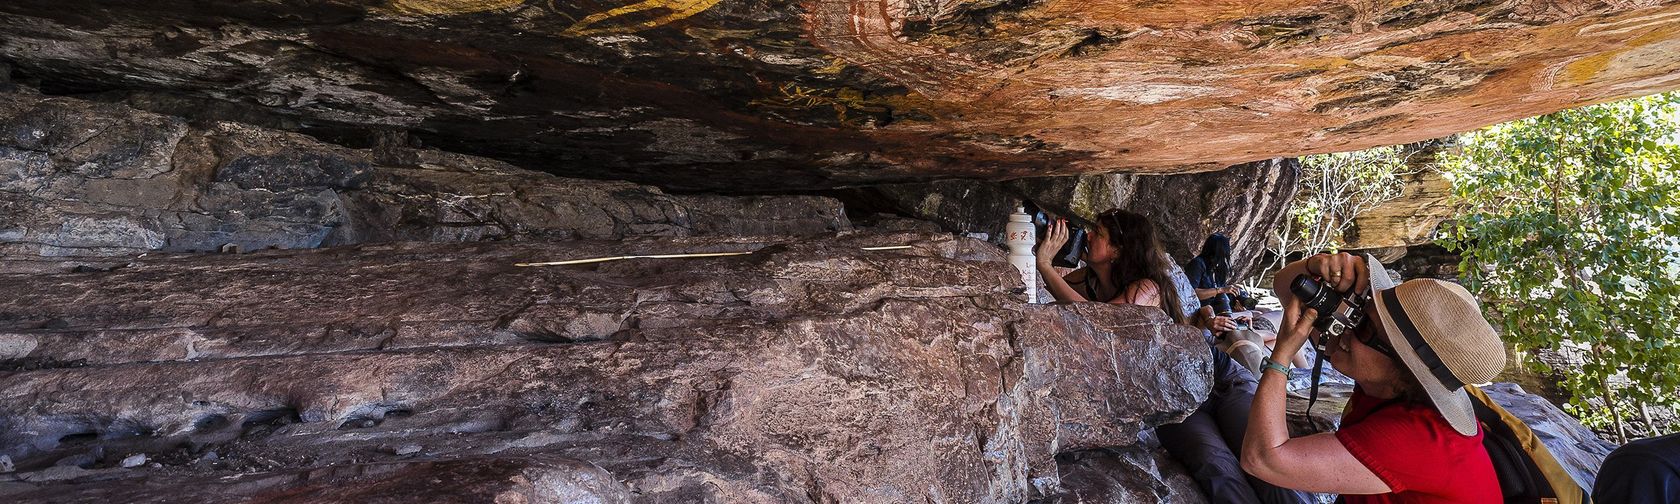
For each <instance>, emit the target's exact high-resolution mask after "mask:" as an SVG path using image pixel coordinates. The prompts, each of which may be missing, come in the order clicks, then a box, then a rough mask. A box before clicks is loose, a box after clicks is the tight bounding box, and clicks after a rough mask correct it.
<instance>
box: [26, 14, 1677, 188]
mask: <svg viewBox="0 0 1680 504" xmlns="http://www.w3.org/2000/svg"><path fill="white" fill-rule="evenodd" d="M1677 18H1680V5H1676V4H1674V3H1673V2H1657V1H1553V0H1502V1H1484V0H1437V1H1399V2H1378V1H1366V0H1348V1H1313V0H1293V1H1262V2H1256V1H1250V0H1243V1H1231V0H1219V1H1207V0H1166V1H1159V0H1151V1H1135V0H1126V1H1116V2H1103V3H1097V4H1092V3H1089V2H1080V1H1072V0H1046V1H1038V2H1026V1H1021V2H995V1H980V0H917V1H878V0H838V1H805V2H770V3H732V2H720V1H717V0H696V1H690V2H673V1H668V0H642V1H633V0H622V1H614V2H604V3H601V2H537V1H524V0H482V1H479V0H474V1H468V0H390V1H379V2H372V1H350V0H320V1H308V2H277V3H276V2H269V3H260V4H254V3H225V2H219V3H214V4H205V3H203V2H196V1H187V0H162V1H153V2H145V3H135V2H125V1H115V0H14V1H10V2H5V3H4V4H0V34H4V35H3V36H0V63H4V64H9V65H11V66H15V67H16V69H17V73H18V74H19V76H20V78H22V79H27V80H30V81H32V82H39V83H40V84H41V85H43V86H45V87H46V88H47V89H48V90H49V91H51V92H54V93H87V92H99V93H105V94H106V96H108V97H110V98H112V99H126V100H129V101H130V102H131V103H136V104H143V105H145V106H147V107H153V108H155V109H158V110H171V111H176V112H177V113H188V112H190V113H192V114H194V115H200V116H203V117H220V118H240V119H239V120H241V121H245V122H260V123H262V124H266V125H276V126H285V127H288V128H296V129H305V130H310V131H314V132H317V133H318V134H322V135H327V136H335V137H344V138H366V137H368V136H369V135H368V134H367V130H368V129H369V128H380V129H390V130H400V131H409V132H412V133H413V134H414V136H415V137H417V138H420V139H422V140H423V141H425V142H427V143H429V144H432V145H437V146H441V147H444V148H446V149H448V150H453V151H460V152H467V153H475V154H483V155H491V156H494V157H497V158H500V159H503V160H509V161H516V162H517V163H519V164H521V165H524V166H527V167H532V168H540V169H543V170H548V171H551V172H554V173H557V174H562V175H587V176H591V177H595V178H610V179H629V180H636V181H643V182H658V183H660V184H662V185H663V186H665V187H675V188H683V189H714V190H734V191H741V190H765V189H782V190H786V189H796V190H807V189H814V188H821V187H835V186H848V185H859V184H867V183H880V182H892V181H916V180H930V179H936V178H942V177H959V176H960V177H969V178H994V179H996V178H1015V177H1024V176H1043V175H1056V174H1079V173H1097V172H1110V171H1116V170H1134V171H1145V172H1157V173H1159V172H1183V171H1198V170H1209V169H1216V168H1219V167H1224V166H1230V165H1234V164H1238V163H1242V162H1248V161H1255V160H1260V159H1268V158H1273V157H1279V156H1293V155H1299V154H1305V153H1311V152H1327V151H1345V150H1356V149H1360V148H1365V147H1371V146H1377V145H1393V144H1400V143H1406V142H1415V141H1420V140H1425V139H1430V138H1439V137H1442V136H1446V135H1448V134H1451V133H1455V132H1460V131H1466V130H1470V129H1474V128H1476V127H1480V126H1484V125H1488V124H1494V123H1498V122H1501V121H1506V120H1510V119H1514V118H1519V117H1526V116H1533V115H1538V114H1542V113H1546V112H1552V111H1556V110H1559V109H1562V108H1567V107H1570V106H1576V105H1582V104H1587V103H1593V102H1599V101H1605V100H1610V99H1615V98H1620V97H1629V96H1636V95H1641V94H1647V93H1652V92H1657V91H1663V90H1669V89H1674V88H1676V87H1680V57H1677V56H1676V55H1677V54H1680V51H1677V50H1676V47H1677V45H1680V30H1676V29H1675V26H1677V25H1680V24H1677V23H1676V19H1677Z"/></svg>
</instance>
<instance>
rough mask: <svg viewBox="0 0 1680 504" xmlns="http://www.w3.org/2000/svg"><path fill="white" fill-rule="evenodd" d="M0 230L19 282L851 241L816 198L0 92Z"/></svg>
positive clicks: (835, 210) (846, 227) (1, 250)
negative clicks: (144, 268) (596, 245)
mask: <svg viewBox="0 0 1680 504" xmlns="http://www.w3.org/2000/svg"><path fill="white" fill-rule="evenodd" d="M90 130H98V131H101V133H99V134H98V135H97V136H94V137H88V133H87V131H90ZM380 159H384V160H386V161H392V162H395V164H387V163H381V162H378V161H377V160H380ZM0 223H5V224H3V225H0V260H3V259H17V260H19V261H0V271H6V270H13V271H20V270H22V268H24V267H25V266H28V265H29V264H28V263H26V262H24V261H21V260H26V259H39V258H42V257H49V258H64V259H69V258H85V257H109V256H125V255H135V254H140V253H145V252H150V251H171V252H180V251H218V250H229V249H237V250H240V251H245V252H250V251H258V250H264V249H271V248H279V249H302V248H316V247H322V246H332V245H349V244H356V243H369V242H387V241H447V242H456V241H482V240H570V239H615V240H616V239H626V238H636V237H681V236H740V237H752V236H803V235H816V234H832V233H838V232H848V231H850V230H851V229H852V227H851V224H850V222H849V221H848V220H847V219H846V215H845V213H844V211H843V210H842V208H841V206H840V204H839V202H837V201H835V200H833V199H829V198H823V197H816V196H759V197H730V196H699V195H693V196H688V195H671V194H666V193H665V192H663V191H661V190H659V189H656V188H653V187H648V186H642V185H636V184H631V183H626V182H611V181H596V180H577V179H563V178H557V177H553V176H550V175H547V174H543V173H538V172H532V171H527V170H522V169H519V168H516V167H513V166H511V165H508V164H506V163H501V162H497V161H492V160H488V159H483V158H475V157H471V156H462V155H456V154H449V153H443V152H439V151H426V150H418V149H410V148H406V147H385V148H382V149H381V150H380V151H377V152H376V151H373V150H366V149H348V148H344V147H340V146H336V145H331V144H327V143H323V142H321V141H319V140H316V139H314V138H311V137H307V136H304V135H298V134H293V133H286V132H281V131H274V130H269V129H264V128H259V127H254V126H250V125H245V124H238V123H230V122H215V123H207V124H196V125H188V124H187V123H186V122H185V121H183V120H181V119H179V118H175V117H170V116H164V115H158V114H153V113H149V112H142V111H139V110H135V109H132V108H128V107H126V106H122V105H115V104H105V103H96V102H89V101H84V100H78V99H75V98H67V97H48V96H43V95H40V94H37V93H33V92H30V91H27V90H19V91H14V92H5V93H0ZM60 264H62V263H60ZM41 267H42V268H45V267H46V266H41Z"/></svg>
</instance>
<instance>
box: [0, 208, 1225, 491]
mask: <svg viewBox="0 0 1680 504" xmlns="http://www.w3.org/2000/svg"><path fill="white" fill-rule="evenodd" d="M899 245H909V246H910V248H907V249H892V250H877V251H870V250H863V248H864V247H879V246H899ZM715 251H752V253H751V254H747V255H740V256H731V257H715V258H697V259H669V260H629V261H614V262H604V263H597V264H590V265H581V266H560V267H516V266H514V264H515V263H524V262H534V261H541V260H553V259H566V258H580V257H593V256H613V255H623V254H647V253H654V252H665V253H670V252H715ZM1002 259H1003V258H1002V254H1001V252H1000V251H999V250H998V249H997V248H995V247H993V246H991V245H989V244H985V243H983V242H978V241H974V240H966V239H954V238H951V237H949V236H947V235H938V234H925V233H889V234H857V233H852V234H843V235H838V236H828V237H818V238H804V239H779V240H752V239H746V238H728V239H726V238H716V237H710V238H708V237H680V238H646V239H632V240H623V241H591V240H576V241H568V242H554V243H529V242H491V243H455V244H425V243H402V244H364V245H357V246H346V247H334V248H327V249H316V250H265V251H258V252H255V253H249V254H240V255H202V254H196V255H193V254H189V255H179V254H153V255H151V256H148V257H145V258H140V259H137V260H134V261H132V263H131V264H128V265H126V266H124V267H121V268H116V269H112V270H109V271H81V272H63V271H61V272H53V273H35V274H0V334H4V335H5V338H6V339H7V340H9V341H18V342H24V341H27V342H28V343H29V344H20V345H12V346H11V347H12V348H15V349H17V350H16V351H14V352H13V354H15V355H12V356H11V357H10V358H8V359H6V360H4V361H0V377H3V379H0V412H3V413H0V455H4V456H7V457H10V458H11V459H12V460H14V461H15V462H16V468H17V471H18V472H17V473H16V476H8V477H5V478H0V495H3V496H5V497H6V498H7V499H11V500H22V501H28V500H38V499H43V498H51V499H53V500H59V501H70V502H108V501H113V500H117V501H128V502H163V501H168V502H225V501H229V500H254V501H260V502H368V501H374V502H383V501H389V502H401V501H412V500H414V499H417V498H424V499H426V500H429V501H433V502H483V501H485V500H491V499H494V500H497V501H501V500H502V499H504V498H505V499H511V500H509V501H511V502H547V501H554V500H555V499H559V500H570V499H577V500H593V501H597V502H626V501H628V502H669V501H705V500H712V501H727V502H829V501H835V500H846V501H851V500H858V501H871V502H883V501H934V502H940V501H943V502H1021V501H1025V500H1029V499H1033V498H1038V497H1042V496H1044V495H1047V494H1046V492H1048V491H1049V490H1048V489H1053V488H1056V486H1057V485H1056V482H1058V481H1059V480H1060V477H1061V473H1060V469H1059V467H1060V466H1059V464H1058V463H1057V461H1056V458H1055V456H1056V455H1057V454H1058V453H1065V452H1075V451H1082V450H1094V449H1102V448H1105V447H1127V446H1131V445H1135V444H1136V443H1137V442H1138V439H1139V434H1140V433H1141V432H1142V431H1144V430H1146V429H1149V428H1151V427H1152V426H1154V425H1159V424H1162V423H1168V422H1174V421H1177V420H1179V419H1181V418H1182V417H1183V416H1184V415H1186V414H1188V412H1189V411H1190V410H1191V409H1193V407H1194V405H1195V404H1197V403H1198V402H1199V401H1200V400H1201V399H1202V398H1203V397H1205V395H1206V394H1207V390H1208V383H1207V377H1208V375H1209V373H1210V369H1211V367H1210V366H1211V363H1209V362H1207V360H1206V359H1207V357H1206V355H1207V354H1206V352H1205V350H1203V349H1202V348H1203V346H1202V345H1204V343H1203V342H1202V340H1201V338H1200V335H1199V334H1198V333H1197V332H1196V331H1194V330H1191V329H1189V328H1185V327H1181V326H1174V325H1172V324H1170V323H1169V321H1167V320H1166V318H1165V316H1164V315H1162V314H1160V313H1159V312H1158V311H1152V310H1149V309H1144V308H1128V307H1116V306H1111V305H1104V304H1082V305H1052V306H1045V305H1028V304H1025V303H1024V302H1023V301H1022V297H1021V295H1020V294H1017V293H1015V292H1014V288H1015V286H1014V283H1015V282H1016V280H1015V278H1017V277H1016V275H1015V274H1014V272H1013V270H1012V269H1011V266H1009V265H1008V264H1007V263H1006V262H1004V261H1003V260H1002ZM25 348H27V350H24V349H25ZM411 445H412V446H420V447H423V449H421V450H417V451H415V450H404V449H403V448H404V447H407V446H411ZM405 451H407V452H408V453H401V454H399V452H405ZM85 453H95V454H96V455H95V456H93V457H92V459H91V460H90V461H89V463H88V464H86V465H87V467H86V468H81V467H72V468H69V469H74V470H75V471H70V472H66V470H65V468H63V467H59V468H54V467H51V464H52V461H55V460H59V459H62V458H64V457H66V456H71V455H75V454H85ZM129 453H147V454H150V458H151V460H153V461H155V462H156V463H158V464H159V466H158V467H156V468H144V467H141V468H133V469H124V468H121V467H120V465H121V460H120V458H121V457H123V454H129ZM97 454H103V455H102V456H101V455H97ZM61 473H62V474H61ZM1143 478H1144V479H1145V480H1150V481H1146V482H1145V484H1146V485H1150V487H1151V488H1154V487H1153V485H1158V484H1163V483H1160V482H1158V481H1153V478H1152V477H1147V476H1145V477H1143ZM439 485H442V486H443V487H446V488H443V489H439V488H438V486H439ZM1115 491H1119V490H1115ZM555 496H563V497H555ZM565 496H569V497H565Z"/></svg>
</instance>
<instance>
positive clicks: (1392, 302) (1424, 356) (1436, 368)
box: [1381, 289, 1464, 390]
mask: <svg viewBox="0 0 1680 504" xmlns="http://www.w3.org/2000/svg"><path fill="white" fill-rule="evenodd" d="M1395 290H1397V289H1388V290H1384V291H1382V294H1381V295H1382V297H1383V306H1386V307H1388V310H1386V311H1387V312H1388V313H1387V314H1386V315H1388V319H1389V320H1391V321H1393V322H1394V327H1395V328H1396V329H1399V330H1400V334H1402V335H1405V336H1406V342H1407V343H1410V344H1411V345H1412V352H1413V353H1416V354H1417V356H1418V360H1420V361H1423V365H1424V366H1425V367H1428V368H1429V372H1430V374H1433V375H1435V378H1436V379H1438V380H1441V385H1445V386H1446V387H1447V390H1457V389H1459V388H1461V387H1463V386H1464V382H1463V381H1461V380H1459V379H1458V376H1456V375H1454V374H1453V372H1452V370H1451V369H1447V365H1446V363H1443V362H1441V356H1439V355H1436V354H1435V348H1434V347H1431V346H1429V342H1427V341H1424V340H1423V334H1421V333H1419V332H1418V330H1417V326H1415V325H1412V319H1411V317H1407V316H1406V307H1404V306H1401V305H1400V296H1399V295H1397V294H1395V293H1394V291H1395Z"/></svg>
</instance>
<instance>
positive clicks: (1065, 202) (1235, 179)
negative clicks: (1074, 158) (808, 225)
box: [836, 158, 1301, 278]
mask: <svg viewBox="0 0 1680 504" xmlns="http://www.w3.org/2000/svg"><path fill="white" fill-rule="evenodd" d="M1300 177H1301V164H1300V162H1299V161H1297V160H1296V159H1294V158H1280V159H1271V160H1266V161H1258V162H1253V163H1245V164H1241V165H1237V166H1231V167H1227V168H1225V169H1223V170H1218V171H1211V172H1202V173H1192V174H1180V175H1156V176H1150V175H1137V174H1127V173H1111V174H1102V175H1082V176H1072V177H1035V178H1025V179H1018V180H1010V181H1005V182H987V181H978V180H944V181H937V182H929V183H918V184H889V185H883V186H876V187H869V188H861V189H854V190H848V191H842V192H839V193H836V194H837V196H838V197H840V198H841V199H842V200H843V201H846V203H847V205H848V208H854V211H856V209H857V208H869V209H873V210H877V211H890V212H895V213H899V214H904V215H911V216H914V217H916V218H919V219H925V220H928V221H931V222H935V223H938V224H940V225H941V226H942V227H943V228H945V229H947V230H949V231H952V232H958V233H979V234H984V235H985V236H987V237H988V238H991V239H992V240H993V241H997V242H999V243H1001V240H1002V237H1003V235H1004V233H1003V229H1004V225H1005V224H1006V223H1007V222H1008V215H1009V213H1010V212H1012V211H1013V209H1014V208H1015V205H1017V204H1019V203H1020V202H1021V201H1031V202H1033V203H1034V204H1036V205H1037V206H1039V207H1040V208H1043V209H1045V210H1047V211H1049V212H1051V213H1053V214H1058V215H1068V216H1076V217H1077V218H1078V219H1081V220H1083V221H1085V222H1092V221H1094V220H1095V218H1096V216H1097V214H1100V213H1102V212H1103V211H1106V210H1109V209H1113V208H1121V209H1126V210H1131V211H1133V212H1137V213H1140V214H1143V215H1145V216H1147V217H1149V218H1150V220H1151V221H1153V222H1154V223H1155V226H1156V229H1157V230H1159V231H1160V239H1161V244H1162V246H1163V247H1164V248H1166V250H1167V253H1168V254H1169V255H1171V256H1172V258H1173V260H1175V261H1177V262H1180V263H1184V262H1189V261H1190V259H1191V258H1192V257H1195V255H1196V254H1197V253H1199V252H1200V251H1201V246H1202V241H1203V240H1205V239H1206V238H1207V237H1208V235H1211V234H1213V233H1215V232H1223V233H1225V234H1226V235H1227V236H1229V237H1231V251H1232V258H1233V260H1232V262H1231V268H1232V273H1233V276H1234V277H1235V278H1244V277H1246V276H1247V275H1249V274H1251V273H1257V272H1258V271H1256V268H1259V267H1261V263H1262V261H1263V260H1264V259H1265V253H1266V247H1267V245H1268V243H1269V240H1270V239H1271V238H1272V236H1271V235H1272V233H1273V232H1274V230H1275V229H1277V227H1278V226H1280V225H1281V224H1282V222H1283V219H1285V218H1287V217H1288V211H1289V205H1290V203H1291V201H1292V200H1293V199H1294V197H1295V191H1296V190H1297V187H1296V184H1297V183H1298V182H1299V181H1300Z"/></svg>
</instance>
